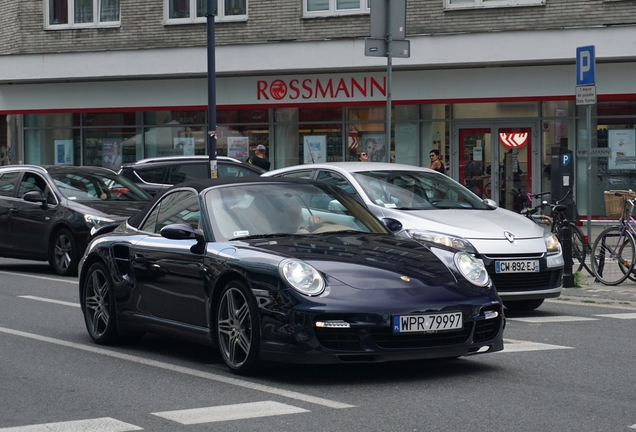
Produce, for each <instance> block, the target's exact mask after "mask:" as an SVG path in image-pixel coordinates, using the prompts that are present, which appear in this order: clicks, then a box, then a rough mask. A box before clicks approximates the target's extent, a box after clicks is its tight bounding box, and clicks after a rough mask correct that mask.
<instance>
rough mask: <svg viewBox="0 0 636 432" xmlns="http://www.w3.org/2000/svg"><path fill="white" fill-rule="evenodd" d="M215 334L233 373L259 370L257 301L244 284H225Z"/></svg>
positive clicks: (225, 360) (234, 282) (224, 358)
mask: <svg viewBox="0 0 636 432" xmlns="http://www.w3.org/2000/svg"><path fill="white" fill-rule="evenodd" d="M217 337H218V342H219V349H220V350H221V356H222V357H223V361H224V362H225V364H226V365H227V366H228V367H229V368H230V370H231V371H232V372H234V373H236V374H240V375H245V374H249V373H253V372H256V371H257V370H258V369H260V361H259V358H258V351H259V348H260V329H259V328H258V318H257V312H256V302H255V301H254V299H253V297H252V295H251V293H250V292H249V290H248V289H247V287H245V285H243V284H242V283H240V282H238V281H232V282H230V283H228V284H227V285H226V286H225V288H223V291H222V292H221V300H220V301H219V304H218V308H217Z"/></svg>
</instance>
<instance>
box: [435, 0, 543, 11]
mask: <svg viewBox="0 0 636 432" xmlns="http://www.w3.org/2000/svg"><path fill="white" fill-rule="evenodd" d="M545 2H546V0H444V8H445V9H466V8H491V7H512V6H541V5H545Z"/></svg>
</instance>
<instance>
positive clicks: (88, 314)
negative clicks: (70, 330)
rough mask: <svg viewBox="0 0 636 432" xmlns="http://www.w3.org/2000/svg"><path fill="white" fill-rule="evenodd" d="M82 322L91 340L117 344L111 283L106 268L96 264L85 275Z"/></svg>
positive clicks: (118, 338)
mask: <svg viewBox="0 0 636 432" xmlns="http://www.w3.org/2000/svg"><path fill="white" fill-rule="evenodd" d="M82 310H83V311H84V322H85V323H86V329H87V330H88V334H89V335H90V337H91V339H93V340H94V341H95V342H96V343H98V344H100V345H106V344H112V343H116V342H119V341H120V340H121V337H120V336H119V334H118V333H117V323H116V318H115V295H114V292H113V282H112V280H111V278H110V273H109V272H108V269H107V268H106V266H105V265H104V264H103V263H101V262H97V263H95V264H93V265H92V266H91V267H90V268H89V269H88V272H87V273H86V277H85V279H84V292H83V296H82Z"/></svg>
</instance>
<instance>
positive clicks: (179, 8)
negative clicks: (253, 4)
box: [164, 0, 247, 24]
mask: <svg viewBox="0 0 636 432" xmlns="http://www.w3.org/2000/svg"><path fill="white" fill-rule="evenodd" d="M207 9H208V1H207V0H164V18H165V22H166V24H191V23H202V22H203V23H204V22H206V21H207V18H206V16H205V15H206V13H207ZM213 14H214V20H215V21H247V0H217V2H216V8H215V10H214V11H213Z"/></svg>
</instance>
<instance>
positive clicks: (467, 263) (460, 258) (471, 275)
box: [455, 252, 490, 286]
mask: <svg viewBox="0 0 636 432" xmlns="http://www.w3.org/2000/svg"><path fill="white" fill-rule="evenodd" d="M455 265H456V266H457V269H458V270H459V272H460V273H461V274H462V275H463V276H464V277H465V278H466V279H468V280H469V281H470V282H472V283H473V284H475V285H477V286H486V285H488V282H489V281H490V277H489V276H488V272H487V271H486V267H485V266H484V262H483V261H482V260H480V259H478V258H475V257H474V256H472V255H471V254H469V253H466V252H457V253H456V254H455Z"/></svg>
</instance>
